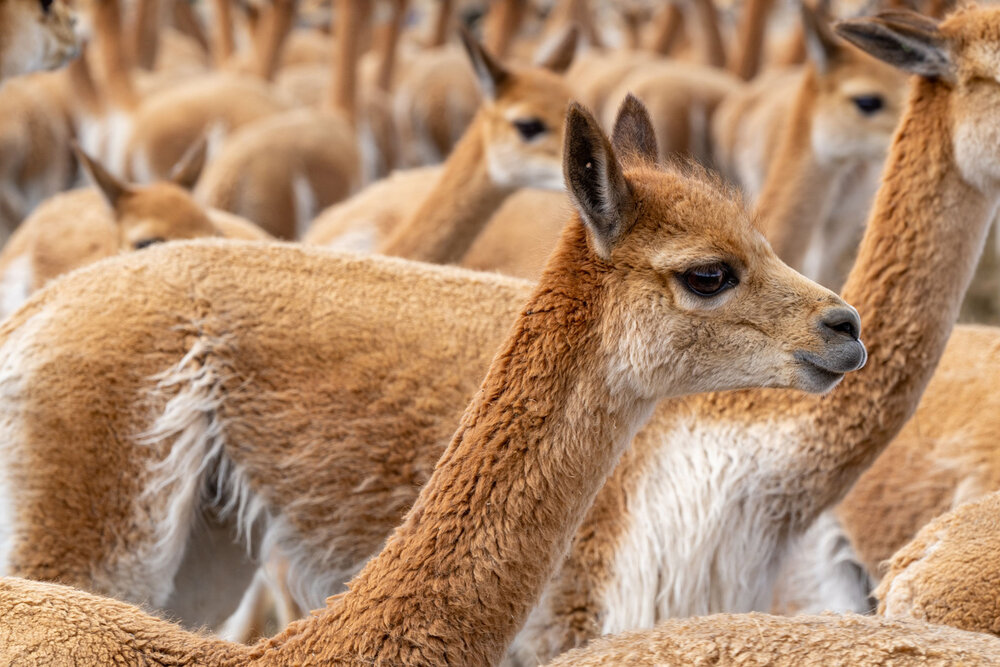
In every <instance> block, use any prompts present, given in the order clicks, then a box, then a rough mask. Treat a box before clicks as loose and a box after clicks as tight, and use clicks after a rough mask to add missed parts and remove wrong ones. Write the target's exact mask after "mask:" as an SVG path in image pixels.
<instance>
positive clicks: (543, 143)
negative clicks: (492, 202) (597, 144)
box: [462, 29, 577, 189]
mask: <svg viewBox="0 0 1000 667" xmlns="http://www.w3.org/2000/svg"><path fill="white" fill-rule="evenodd" d="M462 41H463V43H464V44H465V48H466V50H467V51H468V54H469V59H470V60H471V61H472V67H473V69H474V70H475V73H476V78H477V80H478V81H479V86H480V88H481V89H482V92H483V103H482V106H481V107H480V109H479V112H478V113H477V118H476V120H475V121H474V122H477V123H482V126H483V127H482V133H483V134H482V136H483V141H484V150H485V151H486V160H487V165H488V168H489V174H490V178H491V179H492V180H493V181H494V182H495V183H496V184H497V185H499V186H502V187H512V188H517V187H536V188H550V189H561V188H562V139H563V127H564V123H565V118H566V105H567V104H569V100H570V92H569V87H568V86H567V85H566V82H565V81H564V79H563V76H562V73H563V72H565V71H566V69H567V68H568V67H569V66H570V64H571V63H572V60H573V54H574V52H575V49H576V41H577V31H576V30H575V29H570V30H569V31H568V32H567V33H566V34H565V35H564V37H563V39H562V40H561V41H560V42H559V43H557V44H556V45H555V47H554V48H553V49H551V51H550V53H549V54H548V55H547V56H546V57H545V58H543V60H542V62H541V63H540V65H539V66H537V67H532V68H525V69H517V70H514V69H509V68H507V67H504V66H503V65H501V64H500V63H499V62H497V61H496V60H495V59H494V58H493V56H491V55H490V54H489V53H488V52H487V51H486V50H485V49H484V48H483V47H482V45H480V44H479V43H478V42H477V41H476V40H475V39H474V38H473V37H472V36H471V35H469V34H468V33H467V32H464V31H463V32H462Z"/></svg>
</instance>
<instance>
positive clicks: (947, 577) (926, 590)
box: [875, 493, 1000, 635]
mask: <svg viewBox="0 0 1000 667" xmlns="http://www.w3.org/2000/svg"><path fill="white" fill-rule="evenodd" d="M998 536H1000V495H998V494H997V493H993V494H990V495H988V496H986V497H984V498H982V499H980V500H977V501H975V502H971V503H966V504H965V505H961V506H959V507H958V508H957V509H955V510H953V511H951V512H949V513H948V514H945V515H943V516H940V517H938V518H936V519H935V520H934V521H932V522H930V523H929V524H927V525H926V526H924V527H923V528H921V530H920V532H919V533H917V536H916V537H915V538H914V539H913V540H912V541H911V542H910V543H909V544H907V545H906V546H905V547H903V548H902V549H900V550H899V551H898V552H896V554H895V555H894V556H893V557H892V559H891V560H890V561H889V563H888V571H887V572H886V573H885V576H883V577H882V582H881V583H880V584H879V587H878V589H876V591H875V597H877V598H878V599H879V613H880V614H882V615H884V616H887V617H889V618H914V619H920V620H923V621H927V622H930V623H940V624H943V625H951V626H954V627H956V628H961V629H963V630H973V631H975V632H988V633H990V634H993V635H996V634H998V633H1000V608H998V605H997V590H998V589H1000V571H998V570H997V558H996V555H997V548H998V546H1000V545H998Z"/></svg>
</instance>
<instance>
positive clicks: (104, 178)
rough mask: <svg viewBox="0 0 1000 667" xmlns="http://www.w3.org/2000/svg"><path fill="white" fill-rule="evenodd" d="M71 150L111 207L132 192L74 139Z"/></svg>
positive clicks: (114, 206) (128, 186)
mask: <svg viewBox="0 0 1000 667" xmlns="http://www.w3.org/2000/svg"><path fill="white" fill-rule="evenodd" d="M73 152H74V153H76V157H77V159H78V160H79V161H80V164H82V165H83V168H84V170H85V171H86V172H87V174H88V175H89V176H90V180H92V181H93V182H94V185H96V186H97V189H98V190H100V191H101V194H103V195H104V199H106V200H107V202H108V204H110V205H111V208H117V207H118V202H119V201H121V198H122V197H123V196H125V195H128V194H131V193H132V192H133V190H132V187H131V186H130V185H128V184H127V183H125V182H124V181H122V180H119V179H118V178H117V177H115V176H113V175H112V174H111V172H109V171H108V170H107V169H105V168H104V165H102V164H101V163H100V162H98V161H97V160H95V159H94V158H92V157H90V156H89V155H87V153H86V152H85V151H84V150H83V149H82V148H80V145H79V144H78V143H76V142H75V141H74V142H73Z"/></svg>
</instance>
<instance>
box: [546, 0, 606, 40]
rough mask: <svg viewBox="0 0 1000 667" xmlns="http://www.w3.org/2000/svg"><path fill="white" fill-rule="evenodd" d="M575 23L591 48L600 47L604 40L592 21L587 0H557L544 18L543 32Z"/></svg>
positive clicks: (560, 28) (557, 30)
mask: <svg viewBox="0 0 1000 667" xmlns="http://www.w3.org/2000/svg"><path fill="white" fill-rule="evenodd" d="M568 25H576V26H577V27H578V28H579V29H580V32H581V34H582V35H583V38H584V39H585V40H586V42H587V43H588V44H590V46H591V47H593V48H597V49H599V48H601V47H602V46H603V44H604V41H603V40H602V39H601V34H600V31H598V29H597V26H596V25H595V23H594V16H593V14H592V13H591V11H590V3H589V2H588V0H558V1H557V2H556V3H555V6H554V7H553V9H552V11H551V12H550V13H549V16H548V18H547V19H546V20H545V30H544V34H546V35H551V34H554V33H556V32H559V31H561V30H565V28H566V26H568Z"/></svg>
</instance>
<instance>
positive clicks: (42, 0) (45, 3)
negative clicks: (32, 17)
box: [38, 0, 53, 14]
mask: <svg viewBox="0 0 1000 667" xmlns="http://www.w3.org/2000/svg"><path fill="white" fill-rule="evenodd" d="M38 2H39V4H41V5H42V11H43V12H45V13H46V14H48V13H49V9H51V7H52V2H53V0H38Z"/></svg>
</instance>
